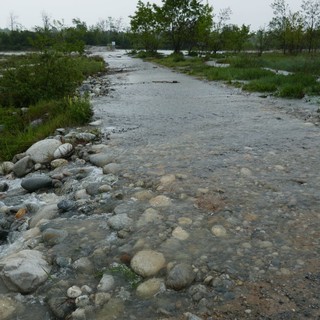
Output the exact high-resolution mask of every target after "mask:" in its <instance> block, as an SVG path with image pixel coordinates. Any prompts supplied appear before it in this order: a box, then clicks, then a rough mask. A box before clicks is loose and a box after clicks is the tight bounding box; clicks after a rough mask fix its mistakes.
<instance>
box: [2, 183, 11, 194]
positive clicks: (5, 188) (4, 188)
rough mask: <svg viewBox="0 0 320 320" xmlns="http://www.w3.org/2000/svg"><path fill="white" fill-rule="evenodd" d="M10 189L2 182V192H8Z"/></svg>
mask: <svg viewBox="0 0 320 320" xmlns="http://www.w3.org/2000/svg"><path fill="white" fill-rule="evenodd" d="M8 189H9V185H8V184H7V183H6V182H0V192H6V191H8Z"/></svg>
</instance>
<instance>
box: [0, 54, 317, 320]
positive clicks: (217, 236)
mask: <svg viewBox="0 0 320 320" xmlns="http://www.w3.org/2000/svg"><path fill="white" fill-rule="evenodd" d="M94 54H99V55H102V56H103V57H104V59H105V60H106V62H107V63H108V65H109V72H108V75H107V80H108V82H109V86H110V87H109V94H108V95H106V96H102V97H101V96H100V97H96V98H92V105H93V108H94V119H93V120H95V123H98V124H99V125H98V129H99V130H101V132H102V136H101V137H100V138H101V141H99V144H97V142H94V143H93V146H94V145H95V144H97V146H96V148H98V147H99V148H102V149H103V150H104V151H103V152H104V154H105V155H106V156H108V157H110V158H112V160H110V161H109V162H110V163H112V166H109V167H108V170H107V169H105V168H103V169H101V168H97V167H96V166H94V165H93V161H92V160H90V159H91V158H90V155H91V154H93V153H94V152H95V150H96V149H94V148H93V146H90V145H89V144H88V145H85V146H84V150H85V152H82V153H81V154H82V156H81V159H74V160H73V161H70V162H69V164H68V166H67V167H66V169H65V171H63V173H64V174H65V176H66V177H67V178H64V179H65V180H62V181H63V183H64V185H63V186H60V187H59V188H56V189H55V190H52V189H51V190H49V191H48V192H46V193H43V192H42V193H36V194H32V195H30V194H26V195H22V196H21V195H20V194H19V196H18V199H19V201H20V202H24V203H26V202H28V203H31V202H32V203H33V202H36V203H37V205H43V204H46V205H48V204H50V205H56V204H57V203H61V201H62V200H65V199H68V200H72V201H74V203H72V204H73V207H72V208H71V209H69V208H66V209H65V211H64V212H60V213H59V215H56V216H53V217H51V218H49V217H46V219H47V221H44V222H42V223H40V224H39V235H38V236H37V237H35V238H36V239H37V240H35V244H32V243H28V245H30V246H31V247H32V248H34V249H37V250H40V251H43V252H45V253H46V254H47V255H48V256H49V257H50V258H51V260H52V261H53V262H52V265H53V267H52V271H51V275H50V277H49V278H48V280H47V281H46V283H44V284H43V285H41V286H40V287H39V288H38V289H37V291H36V292H34V293H33V294H32V295H24V296H21V295H20V296H19V295H16V294H15V293H14V294H13V293H11V292H8V290H6V288H5V286H4V285H3V284H1V283H0V293H2V294H3V295H6V297H7V296H8V297H10V299H15V300H14V301H15V306H16V311H15V312H14V313H12V315H13V316H14V317H13V318H11V319H50V320H51V319H60V318H61V319H63V318H68V317H69V318H70V317H71V319H90V320H91V319H142V318H143V319H192V320H198V319H236V318H237V319H315V318H317V317H319V316H320V305H319V293H318V291H319V290H318V288H319V283H320V273H319V261H320V251H319V241H320V240H319V239H320V237H319V230H320V228H319V218H320V214H319V204H320V200H319V185H320V176H319V172H320V162H319V156H320V148H319V136H320V131H319V127H318V123H317V113H316V110H317V109H318V106H317V105H313V104H311V103H308V102H307V101H302V100H299V101H298V100H284V99H281V100H280V99H275V98H273V97H260V96H259V95H258V94H248V93H245V92H242V91H241V90H239V89H237V88H232V87H229V86H226V85H225V84H223V83H215V82H207V81H204V80H201V79H195V78H192V77H189V76H186V75H183V74H179V73H177V72H174V71H172V70H169V69H167V68H163V67H160V66H157V65H155V64H151V63H149V62H144V61H142V60H140V59H134V58H132V57H129V56H128V55H126V53H125V52H124V51H114V52H107V51H104V50H102V49H100V50H98V51H97V52H94ZM102 146H103V147H102ZM88 159H89V160H90V161H89V160H88ZM65 172H66V173H65ZM54 174H55V175H57V172H54ZM59 174H60V173H59ZM67 174H68V175H67ZM50 175H53V174H52V173H50ZM19 183H20V181H19V180H14V181H13V182H10V189H11V186H12V188H18V187H19V186H18V185H19ZM106 186H107V187H106ZM98 187H100V188H102V187H104V190H103V192H100V191H99V193H98V191H97V190H96V189H98ZM10 189H9V191H10ZM83 190H84V191H83ZM80 191H81V192H82V193H80ZM9 198H10V197H9V196H8V195H6V194H5V195H4V199H3V200H1V201H3V202H6V201H7V202H6V203H5V204H6V206H10V205H12V206H13V205H16V206H17V204H16V203H15V202H14V201H17V200H16V198H17V197H15V198H11V200H10V199H9ZM31 219H32V217H31ZM117 219H118V220H117ZM31 221H32V220H31ZM34 225H36V223H34ZM29 228H30V229H31V227H29ZM48 230H50V232H51V233H50V232H48ZM52 230H53V231H52ZM49 233H50V234H49ZM52 234H53V236H52ZM57 235H58V237H60V238H61V241H56V242H55V241H52V240H51V239H52V238H51V237H54V236H55V237H57ZM54 239H55V238H54ZM19 241H20V240H19ZM19 243H20V242H18V244H19ZM16 245H17V244H16ZM11 246H12V245H11ZM5 248H6V250H10V245H9V246H8V245H7V246H6V247H5ZM142 253H143V254H148V256H147V258H146V261H143V266H139V268H138V267H137V266H136V261H137V260H138V257H139V258H140V259H141V255H142ZM154 257H157V258H159V260H160V262H159V264H160V265H159V268H157V267H156V265H157V263H158V261H157V263H156V262H155V263H154V264H153V258H154ZM146 265H148V266H149V267H150V265H151V267H152V268H151V269H152V272H151V271H150V270H149V269H148V270H145V269H144V268H145V267H146ZM141 268H142V269H143V270H142V271H141ZM155 269H156V270H155ZM149 271H150V272H149ZM103 274H107V275H108V276H110V277H112V278H113V282H112V285H110V288H109V287H108V290H105V291H106V292H105V291H104V290H102V292H103V295H100V293H101V290H100V289H101V286H102V284H101V282H99V281H101V277H102V275H103ZM71 286H77V287H79V288H81V294H82V295H81V296H85V297H87V298H83V299H87V300H86V303H78V302H79V301H78V302H75V299H73V298H70V297H69V296H68V294H67V289H68V288H69V287H71ZM84 286H85V288H86V289H85V288H84ZM99 286H100V287H99ZM87 287H88V288H89V289H90V290H91V291H90V290H89V289H88V288H87ZM146 287H147V289H146ZM79 290H80V289H79ZM0 298H1V297H0ZM102 298H103V299H102ZM2 299H4V298H3V297H2ZM6 299H7V298H6ZM99 299H100V300H99ZM2 301H4V300H2ZM77 303H78V304H77ZM13 305H14V304H13ZM61 310H62V311H61ZM60 311H61V312H60ZM36 314H37V315H36ZM37 316H38V317H39V318H36V317H37ZM8 319H9V318H8Z"/></svg>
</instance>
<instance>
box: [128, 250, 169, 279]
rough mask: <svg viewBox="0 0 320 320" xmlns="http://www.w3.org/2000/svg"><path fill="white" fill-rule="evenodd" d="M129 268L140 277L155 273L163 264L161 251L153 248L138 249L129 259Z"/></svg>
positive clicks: (163, 259)
mask: <svg viewBox="0 0 320 320" xmlns="http://www.w3.org/2000/svg"><path fill="white" fill-rule="evenodd" d="M130 264H131V268H132V269H133V271H134V272H136V273H137V274H139V275H141V276H142V277H149V276H153V275H155V274H157V273H158V272H159V271H160V270H161V269H162V268H163V267H164V265H165V258H164V256H163V254H162V253H160V252H156V251H153V250H142V251H139V252H138V253H137V254H136V255H135V256H134V257H133V258H132V260H131V263H130Z"/></svg>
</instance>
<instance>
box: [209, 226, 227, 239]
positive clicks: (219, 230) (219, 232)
mask: <svg viewBox="0 0 320 320" xmlns="http://www.w3.org/2000/svg"><path fill="white" fill-rule="evenodd" d="M211 232H212V233H213V234H214V235H215V236H216V237H218V238H220V237H225V236H226V235H227V230H226V229H225V228H224V227H223V226H221V225H215V226H213V227H212V228H211Z"/></svg>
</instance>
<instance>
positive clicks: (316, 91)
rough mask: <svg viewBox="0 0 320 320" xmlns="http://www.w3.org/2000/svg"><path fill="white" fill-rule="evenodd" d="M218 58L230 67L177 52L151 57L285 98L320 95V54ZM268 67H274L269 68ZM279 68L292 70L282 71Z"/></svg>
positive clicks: (175, 67) (211, 77) (160, 61)
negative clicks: (208, 62) (182, 56)
mask: <svg viewBox="0 0 320 320" xmlns="http://www.w3.org/2000/svg"><path fill="white" fill-rule="evenodd" d="M215 60H216V61H217V62H218V63H224V64H229V67H221V68H219V67H212V66H208V65H207V64H206V63H205V61H206V59H202V58H197V57H195V58H184V59H177V56H176V55H171V56H168V57H163V58H156V59H155V58H154V59H152V61H154V62H156V63H159V64H161V65H165V66H167V67H170V68H174V69H175V70H177V71H180V72H184V73H186V74H189V75H192V76H196V77H200V78H204V79H207V80H209V81H224V82H226V83H228V84H231V85H234V86H237V87H239V86H240V87H241V88H242V89H243V90H246V91H251V92H263V93H269V94H273V95H275V96H279V97H283V98H293V99H301V98H303V97H304V96H305V95H320V83H319V82H318V81H317V79H318V78H319V77H320V55H309V54H301V55H297V56H288V55H281V54H278V53H267V54H264V55H262V56H258V55H257V54H249V53H248V54H224V55H221V56H219V57H218V58H217V56H215ZM265 68H269V69H273V70H274V72H273V71H272V70H266V69H265ZM277 70H284V71H288V72H292V73H293V74H291V75H287V76H285V75H282V74H280V73H277V72H276V71H277Z"/></svg>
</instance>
